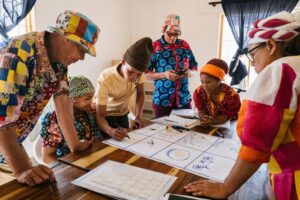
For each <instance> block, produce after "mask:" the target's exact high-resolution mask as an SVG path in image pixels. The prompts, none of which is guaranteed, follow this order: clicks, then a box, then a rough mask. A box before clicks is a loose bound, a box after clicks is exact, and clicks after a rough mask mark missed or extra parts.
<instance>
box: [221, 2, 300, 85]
mask: <svg viewBox="0 0 300 200" xmlns="http://www.w3.org/2000/svg"><path fill="white" fill-rule="evenodd" d="M297 3H298V0H222V7H223V10H224V13H225V16H226V18H227V21H228V23H229V26H230V28H231V31H232V34H233V36H234V39H235V41H236V43H237V44H238V49H237V51H236V54H235V55H234V57H233V58H232V61H231V63H230V65H229V75H230V76H231V77H232V80H231V83H230V85H237V84H239V83H240V82H241V81H242V80H243V78H245V77H246V76H247V74H248V72H247V68H246V65H245V64H244V63H242V62H241V61H240V60H239V57H240V55H243V54H245V53H246V47H247V45H248V31H249V30H250V27H251V25H252V24H253V23H254V21H256V20H258V19H263V18H266V17H268V16H270V15H273V14H275V13H277V12H281V11H288V12H291V11H292V10H293V9H294V8H295V6H296V5H297Z"/></svg>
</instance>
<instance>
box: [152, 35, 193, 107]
mask: <svg viewBox="0 0 300 200" xmlns="http://www.w3.org/2000/svg"><path fill="white" fill-rule="evenodd" d="M153 46H154V53H153V55H152V57H151V60H150V64H149V67H148V70H147V71H155V72H158V73H159V72H165V71H169V70H175V71H181V70H183V69H185V68H189V69H190V70H197V66H198V63H197V61H196V60H195V57H194V55H193V52H192V50H191V49H190V46H189V44H188V43H187V42H186V41H184V40H181V39H177V40H176V42H175V43H174V44H168V43H167V42H166V41H165V39H164V36H162V37H161V38H160V39H159V40H156V41H155V42H154V43H153ZM146 73H147V72H146ZM190 102H191V94H190V91H189V80H188V78H182V79H178V80H176V81H171V80H168V79H165V78H164V79H159V80H155V81H154V94H153V103H154V104H155V105H159V106H164V107H174V105H175V107H177V108H181V107H184V106H186V105H187V104H189V103H190Z"/></svg>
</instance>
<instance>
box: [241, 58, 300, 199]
mask: <svg viewBox="0 0 300 200" xmlns="http://www.w3.org/2000/svg"><path fill="white" fill-rule="evenodd" d="M237 131H238V135H239V137H240V139H241V142H242V147H241V149H240V151H239V157H240V158H241V159H243V160H245V161H248V162H251V163H259V164H260V163H269V171H270V173H271V181H272V184H273V187H274V191H275V194H276V197H277V199H278V200H283V199H297V198H295V196H296V195H298V199H299V198H300V56H293V57H284V58H281V59H278V60H276V61H274V62H273V63H271V64H270V65H268V66H267V67H266V68H265V69H263V71H262V72H261V73H260V74H259V75H258V76H257V78H256V80H255V82H254V83H253V85H252V86H251V88H250V89H249V91H248V93H247V97H246V99H245V100H244V101H243V102H242V107H241V110H240V113H239V118H238V124H237Z"/></svg>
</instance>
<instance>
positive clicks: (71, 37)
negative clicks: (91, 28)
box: [48, 26, 96, 57]
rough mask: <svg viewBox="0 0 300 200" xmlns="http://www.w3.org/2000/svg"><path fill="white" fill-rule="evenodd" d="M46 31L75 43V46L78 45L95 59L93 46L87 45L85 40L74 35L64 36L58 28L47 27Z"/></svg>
mask: <svg viewBox="0 0 300 200" xmlns="http://www.w3.org/2000/svg"><path fill="white" fill-rule="evenodd" d="M48 30H49V31H50V32H57V33H59V34H60V35H62V36H64V37H65V38H67V39H68V40H71V41H72V42H75V43H76V44H78V45H80V46H81V47H82V48H83V49H84V50H85V51H86V53H88V54H90V55H91V56H93V57H95V56H96V48H95V46H94V45H92V44H90V43H88V42H87V41H86V40H84V39H82V38H80V37H78V36H77V35H74V34H71V33H70V34H69V35H65V34H63V31H61V30H60V29H58V28H55V27H52V26H49V27H48Z"/></svg>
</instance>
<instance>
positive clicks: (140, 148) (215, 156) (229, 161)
mask: <svg viewBox="0 0 300 200" xmlns="http://www.w3.org/2000/svg"><path fill="white" fill-rule="evenodd" d="M128 135H129V136H130V139H128V138H125V139H124V140H122V141H116V140H114V139H109V140H106V141H104V143H106V144H108V145H112V146H115V147H118V148H121V149H124V150H127V151H130V152H133V153H135V154H138V155H141V156H144V157H146V158H149V159H152V160H155V161H158V162H162V163H165V164H168V165H170V166H174V167H177V168H179V169H182V170H185V171H188V172H190V173H193V174H196V175H199V176H203V177H207V178H209V179H212V180H216V181H221V182H222V181H224V179H225V178H226V176H227V175H228V173H229V172H230V170H231V168H232V166H233V165H234V162H235V160H236V158H237V153H238V150H239V147H240V142H239V141H237V140H232V139H224V138H220V137H216V136H211V135H207V134H202V133H198V132H194V131H183V132H179V131H177V130H174V129H172V128H166V126H165V125H162V124H157V123H155V124H152V125H150V126H147V127H144V128H142V129H138V130H134V131H131V132H129V133H128Z"/></svg>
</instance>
